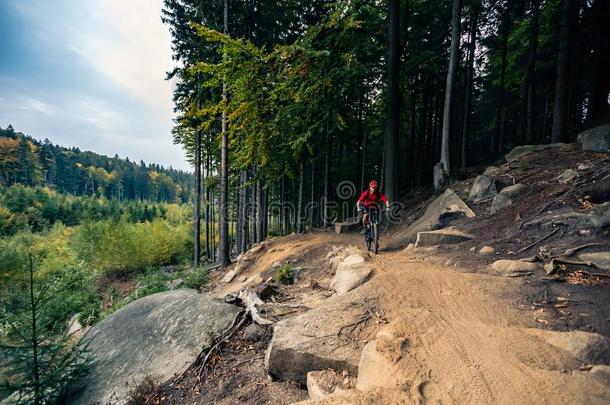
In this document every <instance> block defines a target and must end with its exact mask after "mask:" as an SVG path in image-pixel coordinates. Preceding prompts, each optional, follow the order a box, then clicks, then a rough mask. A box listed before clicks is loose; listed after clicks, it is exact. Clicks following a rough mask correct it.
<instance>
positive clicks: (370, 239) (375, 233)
mask: <svg viewBox="0 0 610 405" xmlns="http://www.w3.org/2000/svg"><path fill="white" fill-rule="evenodd" d="M367 211H368V214H369V217H368V221H367V223H366V226H365V232H364V242H365V243H366V249H367V250H369V251H370V250H372V251H373V252H375V254H377V252H378V251H379V213H380V212H379V211H380V210H379V208H369V209H368V210H367Z"/></svg>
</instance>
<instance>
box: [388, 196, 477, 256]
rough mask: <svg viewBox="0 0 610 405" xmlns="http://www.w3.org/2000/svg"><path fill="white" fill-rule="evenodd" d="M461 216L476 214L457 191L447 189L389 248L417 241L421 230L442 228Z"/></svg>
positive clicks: (470, 216) (472, 216)
mask: <svg viewBox="0 0 610 405" xmlns="http://www.w3.org/2000/svg"><path fill="white" fill-rule="evenodd" d="M460 216H466V217H468V218H474V217H475V216H476V214H475V213H474V212H473V211H472V210H471V209H470V208H469V207H468V205H466V203H465V202H464V201H462V199H461V198H460V197H458V195H457V194H456V193H455V191H453V190H451V189H447V190H445V192H444V193H443V194H441V195H440V196H438V197H437V198H436V199H434V201H432V202H431V203H430V205H429V206H428V208H427V209H426V211H425V212H424V214H423V215H422V216H421V217H420V218H419V219H418V220H417V221H415V222H414V223H413V224H411V225H410V226H409V227H408V228H407V229H405V230H403V231H401V232H399V233H398V234H397V235H396V236H395V237H394V239H393V240H392V242H390V243H389V244H388V248H389V249H401V248H404V247H405V246H407V245H408V244H409V243H411V242H415V240H416V239H417V234H418V233H419V232H422V231H431V230H435V229H439V228H442V227H443V226H445V225H446V224H447V223H448V222H450V221H451V219H452V218H455V217H460Z"/></svg>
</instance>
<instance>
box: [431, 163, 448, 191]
mask: <svg viewBox="0 0 610 405" xmlns="http://www.w3.org/2000/svg"><path fill="white" fill-rule="evenodd" d="M432 175H433V182H434V191H437V192H438V191H442V190H443V189H444V188H445V187H446V186H447V183H448V182H449V176H448V175H447V172H446V171H445V169H444V168H443V165H442V163H440V162H439V163H437V164H435V165H434V169H433V173H432Z"/></svg>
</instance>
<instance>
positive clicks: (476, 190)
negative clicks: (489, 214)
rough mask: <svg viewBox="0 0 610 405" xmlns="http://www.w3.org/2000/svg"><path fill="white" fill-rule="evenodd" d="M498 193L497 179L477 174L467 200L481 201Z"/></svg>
mask: <svg viewBox="0 0 610 405" xmlns="http://www.w3.org/2000/svg"><path fill="white" fill-rule="evenodd" d="M496 194H498V186H497V181H496V180H494V179H493V178H492V177H489V176H486V175H480V176H477V178H476V179H475V180H474V183H473V184H472V189H470V194H469V195H468V199H467V201H471V202H475V203H476V202H479V201H481V200H486V199H488V198H493V197H495V196H496Z"/></svg>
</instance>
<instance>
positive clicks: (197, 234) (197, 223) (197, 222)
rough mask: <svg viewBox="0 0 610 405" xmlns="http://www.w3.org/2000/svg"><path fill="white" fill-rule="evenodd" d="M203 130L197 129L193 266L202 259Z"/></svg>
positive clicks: (197, 264)
mask: <svg viewBox="0 0 610 405" xmlns="http://www.w3.org/2000/svg"><path fill="white" fill-rule="evenodd" d="M200 241H201V131H200V130H196V131H195V212H194V215H193V267H199V265H200V264H201V263H200V260H201V252H200V248H201V243H200Z"/></svg>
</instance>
